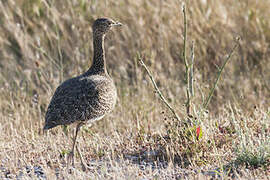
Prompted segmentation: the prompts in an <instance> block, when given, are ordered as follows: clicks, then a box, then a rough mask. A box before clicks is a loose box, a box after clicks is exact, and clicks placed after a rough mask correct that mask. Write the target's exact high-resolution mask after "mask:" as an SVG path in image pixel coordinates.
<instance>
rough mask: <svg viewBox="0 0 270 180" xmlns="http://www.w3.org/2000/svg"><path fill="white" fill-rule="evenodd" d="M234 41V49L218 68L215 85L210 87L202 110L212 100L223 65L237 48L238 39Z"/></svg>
mask: <svg viewBox="0 0 270 180" xmlns="http://www.w3.org/2000/svg"><path fill="white" fill-rule="evenodd" d="M236 41H237V42H236V44H235V45H234V47H233V48H232V50H231V51H230V53H229V55H228V56H227V58H226V60H225V61H224V63H223V64H222V66H221V68H220V69H219V71H218V76H217V79H216V81H215V83H214V86H213V87H212V89H211V91H210V93H209V95H208V97H207V100H206V102H205V103H204V105H203V109H206V108H207V107H208V104H209V102H210V100H211V98H212V96H213V93H214V91H215V89H216V87H217V84H218V81H219V79H220V77H221V73H222V71H223V70H224V67H225V65H226V64H227V62H228V61H229V60H230V58H231V56H232V54H233V52H234V51H235V49H236V48H237V47H238V46H239V41H240V37H238V38H237V39H236Z"/></svg>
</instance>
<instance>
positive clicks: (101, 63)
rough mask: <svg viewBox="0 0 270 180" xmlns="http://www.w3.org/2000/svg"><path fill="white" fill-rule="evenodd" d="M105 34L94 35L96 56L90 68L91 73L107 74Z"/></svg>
mask: <svg viewBox="0 0 270 180" xmlns="http://www.w3.org/2000/svg"><path fill="white" fill-rule="evenodd" d="M104 37H105V35H100V34H98V35H95V34H94V35H93V46H94V57H93V64H92V66H91V67H90V69H89V70H88V71H89V72H90V74H107V69H106V60H105V50H104Z"/></svg>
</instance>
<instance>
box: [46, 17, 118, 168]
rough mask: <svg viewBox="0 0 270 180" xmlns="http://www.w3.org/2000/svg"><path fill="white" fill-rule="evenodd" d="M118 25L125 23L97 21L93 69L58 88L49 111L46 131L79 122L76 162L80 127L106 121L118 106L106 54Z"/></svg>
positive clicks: (94, 31)
mask: <svg viewBox="0 0 270 180" xmlns="http://www.w3.org/2000/svg"><path fill="white" fill-rule="evenodd" d="M115 25H121V24H120V23H117V22H114V21H112V20H110V19H107V18H100V19H97V20H96V21H95V22H94V24H93V26H92V29H93V46H94V58H93V64H92V66H91V67H90V69H89V70H88V71H87V72H85V73H84V74H82V75H79V76H77V77H74V78H71V79H68V80H66V81H65V82H63V83H62V84H61V85H60V86H59V87H58V88H57V89H56V91H55V93H54V95H53V97H52V99H51V102H50V104H49V106H48V110H47V112H46V117H45V125H44V130H47V129H51V128H53V127H55V126H57V125H68V124H71V123H75V122H76V123H77V128H76V134H75V138H74V139H73V146H72V150H71V156H72V160H73V152H74V147H75V143H76V138H77V133H78V131H79V129H80V127H81V126H82V125H84V124H86V123H92V122H94V121H96V120H99V119H101V118H103V117H104V116H105V115H106V114H108V113H109V112H111V111H112V109H113V108H114V106H115V103H116V98H117V94H116V88H115V85H114V83H113V80H112V79H111V78H110V76H109V75H108V73H107V69H106V60H105V52H104V37H105V35H106V33H107V32H108V31H109V30H110V29H111V27H112V26H115ZM73 164H74V162H73Z"/></svg>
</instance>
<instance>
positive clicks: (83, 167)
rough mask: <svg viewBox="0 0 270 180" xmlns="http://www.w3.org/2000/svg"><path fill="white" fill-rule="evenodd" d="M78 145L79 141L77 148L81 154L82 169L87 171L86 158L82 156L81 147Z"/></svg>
mask: <svg viewBox="0 0 270 180" xmlns="http://www.w3.org/2000/svg"><path fill="white" fill-rule="evenodd" d="M78 146H79V143H77V146H76V149H77V152H78V154H79V156H80V160H81V166H82V170H83V171H86V170H87V165H86V164H85V162H84V160H83V157H82V154H81V151H80V148H79V147H78Z"/></svg>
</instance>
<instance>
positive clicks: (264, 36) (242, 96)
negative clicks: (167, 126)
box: [0, 0, 270, 112]
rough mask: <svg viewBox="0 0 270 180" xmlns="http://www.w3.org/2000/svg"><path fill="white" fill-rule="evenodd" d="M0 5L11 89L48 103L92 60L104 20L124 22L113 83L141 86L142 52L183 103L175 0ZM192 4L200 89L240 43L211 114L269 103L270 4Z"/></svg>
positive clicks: (112, 43)
mask: <svg viewBox="0 0 270 180" xmlns="http://www.w3.org/2000/svg"><path fill="white" fill-rule="evenodd" d="M0 5H1V18H0V23H1V29H0V46H1V51H0V59H1V61H0V66H1V74H0V76H1V81H0V83H1V87H5V89H6V90H7V89H10V91H13V90H15V89H16V88H19V89H21V90H23V91H27V92H29V94H30V95H31V92H33V91H35V92H37V93H38V94H39V95H41V96H42V97H44V96H45V97H46V99H47V97H49V96H50V95H51V93H52V92H51V91H53V90H54V89H55V87H56V86H57V85H58V83H59V82H61V81H63V80H65V79H67V78H69V77H71V76H74V75H77V74H79V73H82V72H84V71H85V70H86V69H87V68H88V67H89V66H90V65H91V59H92V55H93V50H92V34H91V23H92V22H93V20H94V19H95V18H97V17H102V16H107V17H111V18H113V19H116V20H119V21H120V22H122V23H123V24H125V26H124V28H122V29H117V30H115V31H114V32H112V33H111V34H109V35H108V37H107V41H106V52H107V61H108V64H109V65H108V67H109V71H110V73H111V75H112V76H113V77H114V79H115V81H116V83H117V84H121V85H120V86H121V87H123V88H135V89H136V88H138V86H140V85H138V83H139V84H141V80H142V79H145V77H144V75H142V76H141V75H140V74H141V70H140V68H138V63H137V62H136V52H140V53H142V54H143V55H144V56H145V57H146V60H147V62H146V63H147V65H148V66H149V67H150V68H151V69H153V71H154V73H155V75H156V76H157V79H158V82H159V84H160V85H161V86H162V88H163V91H164V92H165V93H166V94H167V95H168V96H169V97H170V99H171V100H172V101H174V103H176V104H181V103H182V102H183V101H184V99H185V93H183V92H184V88H183V85H184V84H183V80H184V78H183V77H184V64H183V60H182V58H181V55H182V54H181V52H182V44H183V38H182V34H183V33H182V30H183V18H182V14H181V4H180V3H179V2H178V1H161V0H160V1H154V0H152V1H143V0H139V1H136V2H133V1H117V2H114V1H93V2H90V1H85V0H78V1H61V2H58V1H53V0H52V1H42V0H28V1H16V0H11V1H2V2H1V4H0ZM187 6H188V38H189V42H190V41H191V40H194V41H195V43H196V44H195V46H196V47H195V51H196V52H195V58H196V59H195V80H196V85H197V86H200V88H201V91H202V92H204V93H207V92H208V91H209V86H211V84H212V83H213V81H214V79H215V77H216V72H217V68H216V66H220V65H221V64H222V62H223V59H224V56H225V55H226V53H227V52H228V51H229V49H230V48H232V45H233V38H235V37H236V36H240V37H241V38H242V41H241V46H240V48H239V49H238V52H237V53H235V54H236V55H234V56H233V58H232V60H231V62H230V63H229V64H228V66H227V67H226V72H225V74H224V75H223V77H222V81H221V82H220V85H219V88H218V90H217V91H216V92H215V96H214V101H213V102H212V103H211V106H210V109H211V110H212V111H214V109H216V110H218V108H219V107H220V108H222V104H226V103H227V102H236V103H237V104H239V106H241V107H245V108H251V107H253V106H254V105H262V106H264V107H267V106H269V102H267V99H269V98H270V93H269V83H270V82H269V81H270V71H269V69H270V61H269V54H270V50H269V41H270V30H269V29H270V27H269V26H270V23H269V18H270V17H269V16H270V15H269V13H268V9H269V7H270V3H269V2H268V1H251V0H245V1H241V2H240V1H233V0H231V1H225V0H224V1H219V2H216V1H203V0H201V1H189V2H188V4H187ZM112 34H113V35H112ZM113 36H114V37H113ZM188 49H189V48H188ZM118 86H119V85H118ZM198 93H199V92H198V91H197V94H198ZM197 97H198V98H199V97H200V96H197ZM214 112H215V111H214Z"/></svg>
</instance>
